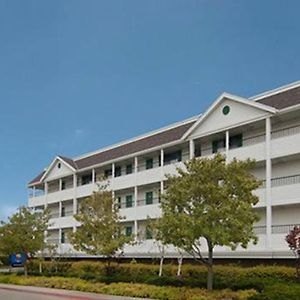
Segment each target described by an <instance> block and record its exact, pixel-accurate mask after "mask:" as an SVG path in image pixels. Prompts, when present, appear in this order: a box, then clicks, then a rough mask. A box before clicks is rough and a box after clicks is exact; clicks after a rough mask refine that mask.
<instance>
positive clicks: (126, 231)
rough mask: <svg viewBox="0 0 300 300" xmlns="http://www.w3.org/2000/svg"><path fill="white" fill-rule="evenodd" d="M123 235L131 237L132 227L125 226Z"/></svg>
mask: <svg viewBox="0 0 300 300" xmlns="http://www.w3.org/2000/svg"><path fill="white" fill-rule="evenodd" d="M125 235H126V236H132V226H126V227H125Z"/></svg>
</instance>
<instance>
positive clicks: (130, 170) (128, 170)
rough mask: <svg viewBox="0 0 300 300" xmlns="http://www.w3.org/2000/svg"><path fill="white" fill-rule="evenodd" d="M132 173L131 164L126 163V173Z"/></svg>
mask: <svg viewBox="0 0 300 300" xmlns="http://www.w3.org/2000/svg"><path fill="white" fill-rule="evenodd" d="M131 173H132V164H129V165H126V174H131Z"/></svg>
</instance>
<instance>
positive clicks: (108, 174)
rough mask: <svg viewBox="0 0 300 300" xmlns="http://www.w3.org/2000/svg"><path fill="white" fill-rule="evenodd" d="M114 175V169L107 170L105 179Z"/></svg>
mask: <svg viewBox="0 0 300 300" xmlns="http://www.w3.org/2000/svg"><path fill="white" fill-rule="evenodd" d="M111 175H112V169H106V170H104V177H105V178H108V177H110V176H111Z"/></svg>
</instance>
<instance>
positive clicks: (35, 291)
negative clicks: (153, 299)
mask: <svg viewBox="0 0 300 300" xmlns="http://www.w3.org/2000/svg"><path fill="white" fill-rule="evenodd" d="M20 299H22V300H58V299H60V300H61V299H73V300H142V298H132V297H119V296H110V295H102V294H95V293H83V292H77V291H68V290H60V289H50V288H40V287H31V286H20V285H10V284H0V300H20ZM143 300H145V299H143ZM148 300H149V299H148Z"/></svg>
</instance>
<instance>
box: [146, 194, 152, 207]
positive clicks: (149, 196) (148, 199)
mask: <svg viewBox="0 0 300 300" xmlns="http://www.w3.org/2000/svg"><path fill="white" fill-rule="evenodd" d="M149 204H153V192H147V193H146V205H149Z"/></svg>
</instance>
